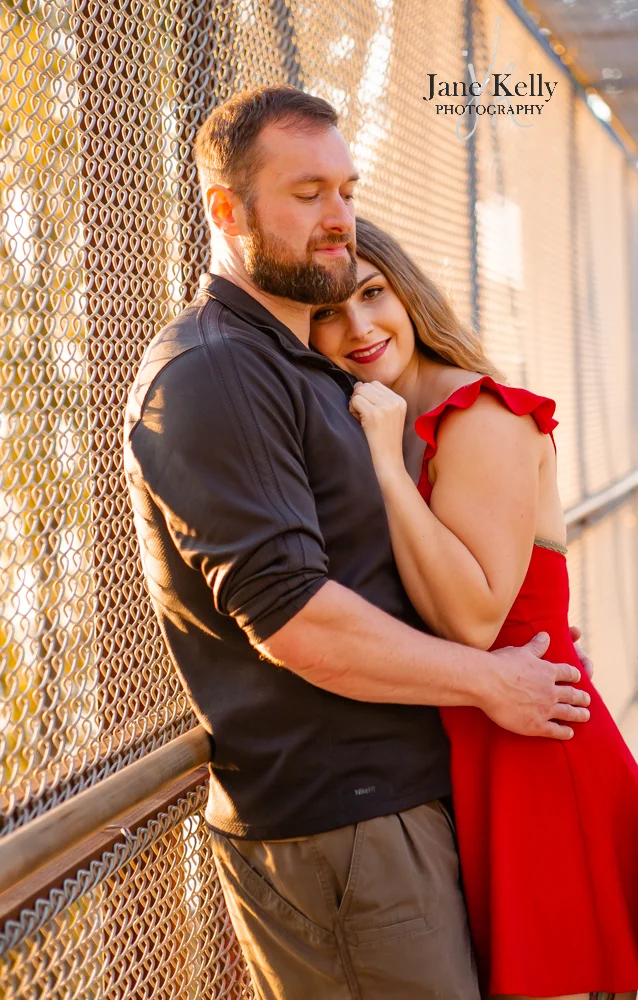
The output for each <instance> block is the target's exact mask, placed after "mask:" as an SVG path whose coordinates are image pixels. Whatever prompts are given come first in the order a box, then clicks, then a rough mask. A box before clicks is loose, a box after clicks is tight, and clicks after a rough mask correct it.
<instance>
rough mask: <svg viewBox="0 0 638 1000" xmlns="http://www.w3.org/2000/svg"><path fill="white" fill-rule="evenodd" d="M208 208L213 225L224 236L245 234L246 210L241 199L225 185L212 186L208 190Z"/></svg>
mask: <svg viewBox="0 0 638 1000" xmlns="http://www.w3.org/2000/svg"><path fill="white" fill-rule="evenodd" d="M206 207H207V209H208V216H209V218H210V221H211V224H212V225H213V226H215V228H216V229H217V230H219V232H220V233H223V234H224V236H242V235H244V233H245V220H244V209H243V205H242V203H241V198H238V196H237V195H236V194H235V193H234V192H233V191H231V189H230V188H228V187H225V186H224V185H223V184H211V186H210V187H209V188H208V189H207V190H206Z"/></svg>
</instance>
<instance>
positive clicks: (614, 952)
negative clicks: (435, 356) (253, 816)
mask: <svg viewBox="0 0 638 1000" xmlns="http://www.w3.org/2000/svg"><path fill="white" fill-rule="evenodd" d="M481 389H487V390H489V391H491V392H493V393H494V394H495V395H497V396H498V397H499V398H500V399H501V401H502V402H503V403H504V404H505V405H506V406H507V407H508V408H509V409H510V410H511V411H512V412H513V413H516V414H519V415H522V414H531V415H532V416H533V417H534V420H535V421H536V423H537V425H538V427H539V428H540V430H541V431H543V432H544V433H545V434H551V432H552V430H553V429H554V427H555V426H556V423H557V422H556V421H555V420H554V419H553V413H554V409H555V403H554V402H553V400H551V399H547V398H544V397H541V396H536V395H534V394H533V393H531V392H527V391H526V390H525V389H514V388H510V387H508V386H502V385H499V384H498V383H497V382H494V381H493V379H491V378H489V377H484V378H481V379H479V380H478V381H477V382H473V383H471V384H470V385H465V386H462V387H461V388H460V389H457V390H456V392H454V393H453V394H452V395H451V396H450V397H449V399H447V400H446V401H445V402H444V403H442V404H441V405H440V406H437V407H436V409H434V410H432V411H431V412H430V413H425V414H423V415H422V416H420V417H419V418H418V420H417V421H416V425H415V429H416V431H417V433H418V435H419V436H420V437H421V438H423V439H424V440H425V441H426V449H425V455H424V459H423V471H422V474H421V479H420V482H419V491H420V493H421V495H422V496H423V499H424V500H425V501H426V502H427V503H429V500H430V496H431V493H432V487H431V486H430V484H429V482H428V477H427V467H428V462H429V460H430V459H431V458H432V456H433V455H434V454H435V452H436V447H437V446H436V433H437V428H438V424H439V421H440V419H441V417H442V415H443V414H444V413H445V411H446V410H447V409H448V408H449V407H457V408H461V409H467V408H468V407H469V406H471V405H472V404H473V403H474V402H475V401H476V399H477V398H478V396H479V393H480V391H481ZM568 601H569V583H568V577H567V564H566V560H565V556H564V555H563V554H561V553H560V552H556V551H552V550H551V549H548V548H541V547H539V546H538V545H536V544H535V545H534V548H533V550H532V555H531V559H530V564H529V569H528V571H527V575H526V577H525V580H524V581H523V586H522V587H521V590H520V592H519V594H518V596H517V598H516V600H515V601H514V604H513V605H512V608H511V610H510V612H509V614H508V616H507V618H506V619H505V623H504V625H503V628H502V629H501V631H500V633H499V635H498V638H497V640H496V642H495V643H494V645H493V646H492V649H498V648H499V647H501V646H510V645H515V646H519V645H523V644H524V643H526V642H528V641H529V640H530V639H531V638H532V637H533V636H534V635H536V633H537V632H541V631H543V632H547V633H548V634H549V635H550V638H551V642H550V646H549V650H548V652H547V654H546V658H547V659H549V660H552V661H555V662H566V663H572V664H574V665H575V666H580V663H579V660H578V656H577V654H576V651H575V649H574V644H573V642H572V640H571V637H570V634H569V628H568V623H567V609H568ZM580 686H582V687H584V688H586V690H587V691H589V693H590V695H591V705H590V711H591V718H590V721H589V722H587V723H584V724H579V725H576V726H575V727H574V728H575V734H574V737H573V738H572V739H571V740H569V741H567V742H563V741H559V740H553V739H547V738H544V737H528V736H518V735H516V734H515V733H510V732H507V731H506V730H504V729H501V728H500V727H499V726H497V725H496V724H495V723H493V722H492V721H491V720H490V719H488V717H487V716H486V715H485V714H484V713H483V712H481V711H480V710H479V709H475V708H446V709H442V711H441V715H442V717H443V723H444V726H445V729H446V731H447V733H448V736H449V738H450V744H451V751H452V765H451V766H452V788H453V798H454V808H455V814H456V822H457V831H458V840H459V854H460V858H461V871H462V875H463V883H464V889H465V894H466V900H467V908H468V913H469V919H470V928H471V933H472V938H473V942H474V948H475V953H476V959H477V965H478V970H479V980H480V982H481V988H482V990H483V991H485V993H486V994H487V993H490V994H492V993H505V994H507V993H513V994H516V993H520V994H523V995H525V996H533V997H540V996H557V995H560V994H571V993H589V992H590V991H597V990H598V991H608V992H615V993H621V992H624V991H629V990H634V989H636V988H637V987H638V765H637V764H636V762H635V760H634V758H633V757H632V754H631V752H630V750H629V749H628V747H627V745H626V744H625V742H624V741H623V738H622V736H621V735H620V733H619V731H618V728H617V727H616V724H615V723H614V721H613V719H612V717H611V715H610V714H609V712H608V710H607V708H606V707H605V705H604V703H603V701H602V699H601V697H600V695H599V694H598V692H597V691H596V689H595V687H594V686H593V684H592V683H591V681H590V680H589V678H588V677H587V676H586V675H585V674H584V673H583V674H582V680H581V682H580Z"/></svg>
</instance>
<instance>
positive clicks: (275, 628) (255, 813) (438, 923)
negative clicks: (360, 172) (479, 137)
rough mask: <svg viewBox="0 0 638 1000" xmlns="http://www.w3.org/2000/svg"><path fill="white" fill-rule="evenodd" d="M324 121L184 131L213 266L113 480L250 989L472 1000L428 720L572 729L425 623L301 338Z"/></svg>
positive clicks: (215, 122)
mask: <svg viewBox="0 0 638 1000" xmlns="http://www.w3.org/2000/svg"><path fill="white" fill-rule="evenodd" d="M336 126H337V116H336V114H335V112H334V110H333V109H332V108H331V107H330V105H328V104H326V102H324V101H322V100H320V99H318V98H316V97H311V96H309V95H306V94H304V93H302V92H301V91H297V90H295V89H293V88H284V87H280V88H262V89H259V90H256V91H253V92H249V93H243V94H239V95H237V96H236V97H234V98H232V99H231V100H230V101H228V102H227V103H226V104H225V105H223V106H221V107H219V108H217V109H215V111H213V113H212V114H211V115H210V117H209V118H208V120H207V121H206V122H205V124H204V125H203V127H202V129H201V130H200V132H199V135H198V138H197V144H196V158H197V162H198V166H199V171H200V179H201V183H202V191H203V196H204V201H205V205H206V209H207V214H208V218H209V222H210V225H211V232H212V242H213V272H214V274H209V275H205V276H204V278H203V280H202V283H201V291H200V294H199V296H198V298H197V299H196V300H195V302H194V303H193V304H192V305H191V306H189V307H188V308H187V309H185V310H184V311H183V312H182V313H181V314H180V316H178V317H177V319H176V320H175V321H174V322H172V323H170V324H169V325H168V326H167V327H166V329H164V330H163V331H161V332H160V334H159V335H158V336H157V337H156V338H155V340H154V341H153V343H152V344H151V345H150V347H149V349H148V351H147V353H146V355H145V357H144V360H143V362H142V365H141V368H140V372H139V374H138V376H137V380H136V383H135V385H134V387H133V390H132V393H131V397H130V401H129V409H128V421H127V440H126V468H127V475H128V479H129V483H130V489H131V495H132V499H133V504H134V508H135V517H136V524H137V529H138V532H139V536H140V543H141V550H142V559H143V564H144V570H145V574H146V577H147V582H148V586H149V590H150V593H151V596H152V599H153V603H154V606H155V609H156V612H157V614H158V617H159V620H160V623H161V626H162V631H163V634H164V636H165V638H166V641H167V644H168V648H169V650H170V652H171V655H172V657H173V659H174V662H175V665H176V667H177V669H178V670H179V671H180V675H181V677H182V679H183V682H184V684H185V686H186V689H187V691H188V693H189V695H190V697H191V700H192V702H193V704H194V706H195V709H196V711H197V713H198V716H199V718H200V719H201V721H202V723H203V724H204V725H205V726H206V728H207V730H208V731H209V732H210V733H211V735H212V741H213V745H214V756H213V763H212V767H211V784H210V798H209V803H208V807H207V813H206V816H207V820H208V822H209V824H210V826H211V828H212V831H213V832H212V836H213V838H214V842H215V855H216V861H217V866H218V870H219V875H220V878H221V881H222V885H223V888H224V892H225V896H226V901H227V905H228V909H229V912H230V915H231V918H232V921H233V924H234V926H235V930H236V932H237V935H238V938H239V940H240V942H241V945H242V948H243V950H244V954H245V956H246V959H247V961H248V963H249V966H250V970H251V974H252V977H253V981H254V984H255V989H256V992H257V995H258V996H259V997H263V998H268V1000H271V998H272V1000H274V998H277V1000H301V998H303V1000H314V998H316V1000H322V998H326V1000H341V998H344V1000H345V998H360V1000H381V998H388V997H393V998H394V1000H408V998H416V997H419V998H429V997H445V998H446V1000H456V998H465V1000H476V998H478V995H479V994H478V990H477V986H476V981H475V976H474V970H473V964H472V956H471V949H470V946H469V941H468V933H467V926H466V918H465V911H464V906H463V900H462V896H461V893H460V890H459V884H458V863H457V857H456V853H455V849H454V840H453V832H452V828H451V821H450V816H449V812H448V809H447V808H446V801H447V799H448V796H449V794H450V785H449V774H448V747H447V743H446V739H445V736H444V734H443V731H442V728H441V724H440V720H439V715H438V712H437V710H436V709H435V708H432V707H428V706H433V705H437V706H438V705H476V706H478V707H480V708H481V709H483V711H485V712H486V713H487V714H488V715H489V716H490V717H491V718H492V719H494V721H496V722H497V723H498V724H500V725H502V726H504V727H505V728H508V729H511V730H513V731H515V732H518V733H522V734H529V735H545V736H548V737H553V738H557V739H564V738H568V736H569V735H570V734H571V729H570V728H569V726H565V725H561V724H560V722H557V721H555V720H561V721H562V722H563V723H570V722H578V721H585V720H586V719H587V717H588V713H587V710H586V708H585V707H584V706H585V704H586V702H587V695H586V694H585V693H584V692H581V691H579V690H577V689H574V688H573V687H571V686H570V685H569V683H560V684H559V683H557V682H572V683H573V682H575V681H577V680H578V677H579V674H578V671H577V670H575V669H574V668H573V667H571V666H568V665H553V664H549V663H546V662H545V661H542V660H540V659H539V656H540V655H542V653H543V652H544V651H545V649H546V638H545V639H543V638H542V637H537V638H536V639H535V640H534V641H533V642H531V643H529V644H528V646H527V647H523V648H522V649H506V650H500V651H499V652H498V653H494V654H490V653H486V652H482V651H480V650H475V649H469V648H466V647H461V646H458V645H455V644H454V643H450V642H445V641H443V640H440V639H438V638H435V637H433V636H431V635H427V634H425V632H424V631H423V629H424V626H423V623H422V622H421V621H420V620H419V619H418V618H417V616H416V614H415V613H414V611H413V609H412V608H411V606H410V604H409V602H408V599H407V596H406V594H405V592H404V590H403V588H402V586H401V583H400V580H399V577H398V574H397V571H396V568H395V565H394V562H393V559H392V553H391V547H390V539H389V534H388V527H387V522H386V518H385V513H384V508H383V502H382V499H381V494H380V492H379V489H378V486H377V482H376V478H375V475H374V472H373V468H372V463H371V460H370V455H369V451H368V448H367V444H366V441H365V438H364V435H363V432H362V430H361V428H360V426H359V424H358V423H357V422H356V421H355V420H353V419H352V418H351V416H350V415H349V413H348V398H349V395H350V393H351V390H352V383H353V380H352V379H351V378H350V377H349V376H348V375H346V374H345V373H344V372H342V371H340V370H339V369H337V368H335V367H334V366H333V365H332V364H331V363H330V362H329V361H327V359H325V358H323V357H322V356H321V355H319V354H317V353H316V352H314V351H312V350H311V349H309V347H308V331H309V314H310V306H311V304H318V303H324V302H332V301H336V300H340V301H341V300H344V299H345V298H347V297H348V296H349V295H350V294H351V293H352V291H353V290H354V287H355V284H356V272H355V262H354V246H355V244H354V239H355V233H354V206H353V195H354V190H355V185H356V181H357V174H356V171H355V168H354V165H353V164H352V161H351V159H350V155H349V152H348V149H347V146H346V144H345V141H344V139H343V137H342V136H341V135H340V133H339V132H338V130H337V127H336Z"/></svg>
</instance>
